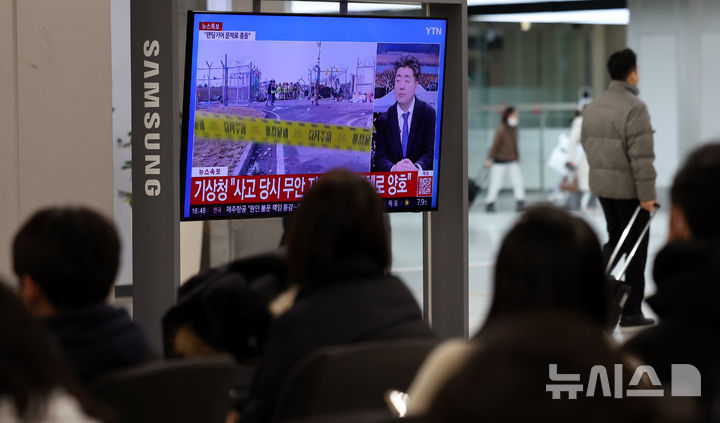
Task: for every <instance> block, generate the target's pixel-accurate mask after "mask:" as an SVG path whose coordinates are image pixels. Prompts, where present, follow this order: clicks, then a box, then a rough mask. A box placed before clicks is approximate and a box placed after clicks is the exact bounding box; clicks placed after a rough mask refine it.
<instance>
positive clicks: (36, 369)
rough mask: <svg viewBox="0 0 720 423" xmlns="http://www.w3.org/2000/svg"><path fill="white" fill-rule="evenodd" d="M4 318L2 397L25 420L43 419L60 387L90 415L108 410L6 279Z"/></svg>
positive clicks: (0, 302) (1, 289) (1, 304)
mask: <svg viewBox="0 0 720 423" xmlns="http://www.w3.org/2000/svg"><path fill="white" fill-rule="evenodd" d="M0 321H1V322H3V323H2V324H1V325H0V339H2V342H0V398H3V399H9V400H10V401H11V402H12V404H13V405H14V407H15V411H16V413H17V415H18V416H20V417H21V418H23V419H22V421H40V418H41V417H42V415H43V413H44V406H45V405H46V401H47V400H48V399H49V397H50V395H51V394H52V393H53V392H55V391H56V390H58V389H63V390H65V391H66V392H67V393H69V394H70V395H72V396H74V397H75V398H76V399H78V400H79V401H80V403H81V405H82V407H83V409H84V411H85V413H86V414H90V415H94V416H96V417H100V414H105V413H107V410H102V409H101V408H98V406H97V404H95V403H93V402H92V401H91V400H90V399H89V396H88V394H87V393H86V392H85V391H84V389H82V388H81V387H80V384H79V383H78V381H77V380H76V378H75V377H74V375H73V374H72V371H71V370H70V366H69V364H68V363H67V362H66V361H65V359H64V357H63V355H62V352H61V350H60V348H59V346H57V345H56V344H55V343H54V342H53V341H52V338H51V337H50V335H49V334H48V333H47V331H46V329H45V328H44V326H43V325H42V323H41V322H40V321H39V320H38V319H37V318H36V317H34V316H33V315H32V314H31V313H30V311H29V310H28V309H27V308H26V307H25V305H24V304H23V303H22V301H21V300H20V298H19V297H18V296H17V295H16V294H15V293H13V292H12V291H10V289H8V285H7V283H6V282H5V281H2V280H0ZM25 418H27V419H25ZM103 418H107V416H103ZM43 421H44V420H43Z"/></svg>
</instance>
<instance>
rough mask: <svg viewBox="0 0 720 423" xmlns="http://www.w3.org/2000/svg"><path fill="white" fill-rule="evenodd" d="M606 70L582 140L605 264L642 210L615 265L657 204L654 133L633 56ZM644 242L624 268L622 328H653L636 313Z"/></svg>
mask: <svg viewBox="0 0 720 423" xmlns="http://www.w3.org/2000/svg"><path fill="white" fill-rule="evenodd" d="M607 67H608V71H609V72H610V77H611V78H612V82H611V83H610V87H609V88H608V89H607V91H605V92H604V93H603V94H601V95H600V96H599V97H598V98H597V99H596V100H595V101H593V102H592V103H590V105H588V106H587V108H586V109H585V113H584V120H583V125H582V138H581V142H582V145H583V148H584V149H585V153H586V155H587V159H588V163H589V165H590V191H591V192H592V193H593V194H595V195H597V196H598V198H599V199H600V204H601V205H602V208H603V212H604V214H605V220H606V222H607V231H608V235H609V240H608V242H607V244H605V246H604V247H603V253H604V255H605V259H606V261H607V260H609V258H610V255H611V253H612V251H613V249H614V248H615V246H616V244H617V242H618V240H619V238H620V235H621V234H622V231H623V229H624V228H625V226H626V225H627V224H628V222H629V221H630V219H631V217H632V215H633V213H634V212H635V209H636V208H637V206H638V205H640V206H641V207H642V209H643V210H641V211H640V214H639V215H638V218H637V220H636V222H635V224H634V226H633V229H632V230H631V231H630V234H629V236H628V239H627V240H626V241H625V243H624V245H623V247H622V249H621V250H620V254H618V257H616V260H617V259H618V258H619V256H621V255H622V254H627V253H628V252H629V251H630V249H631V248H632V246H633V245H634V244H635V242H636V241H637V239H638V238H639V236H640V233H641V230H642V228H643V227H644V226H645V224H646V223H647V221H648V219H649V217H650V215H649V213H650V212H651V211H652V210H653V209H654V208H655V204H656V203H655V198H656V196H655V176H656V173H655V168H654V166H653V161H654V160H655V153H654V152H653V129H652V126H651V124H650V115H649V114H648V110H647V106H646V105H645V103H643V102H642V100H640V99H639V98H638V97H637V96H638V93H639V91H638V88H637V85H638V80H639V77H638V69H637V58H636V56H635V53H634V52H633V51H632V50H630V49H625V50H622V51H618V52H615V53H613V54H612V55H611V56H610V58H609V59H608V63H607ZM648 239H649V235H646V236H645V238H644V239H643V241H642V243H641V244H640V248H639V249H638V251H637V253H636V255H635V258H634V259H633V261H632V263H631V264H630V266H629V267H628V269H627V273H626V276H625V281H626V282H627V283H629V284H630V287H631V288H632V291H631V293H630V297H629V298H628V300H627V303H626V305H625V309H624V312H623V316H622V318H621V319H620V325H621V326H641V325H650V324H653V323H654V320H653V319H650V318H646V317H645V316H643V314H642V311H641V308H640V307H641V304H642V300H643V297H644V294H645V263H646V261H647V249H648ZM614 264H615V263H613V265H614Z"/></svg>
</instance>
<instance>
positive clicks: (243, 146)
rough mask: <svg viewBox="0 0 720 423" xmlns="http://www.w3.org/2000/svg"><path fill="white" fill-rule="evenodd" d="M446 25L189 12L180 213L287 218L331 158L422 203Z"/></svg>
mask: <svg viewBox="0 0 720 423" xmlns="http://www.w3.org/2000/svg"><path fill="white" fill-rule="evenodd" d="M446 23H447V22H446V20H444V19H429V18H387V17H356V16H309V15H270V14H238V13H203V12H190V13H189V16H188V40H187V54H186V61H185V93H184V108H183V131H182V154H181V159H180V160H181V164H180V168H181V169H180V174H181V187H180V189H181V198H182V211H181V218H182V219H183V220H205V219H213V218H244V217H261V216H277V215H283V214H289V213H292V212H293V211H294V210H295V209H296V208H297V207H298V206H299V204H300V201H301V199H302V196H303V193H304V192H305V191H306V190H307V189H308V188H309V187H310V186H311V185H312V184H313V183H314V182H315V181H317V180H318V178H322V175H323V174H324V173H325V172H327V171H329V170H331V169H334V168H338V167H343V168H346V169H350V170H352V171H354V172H358V173H360V174H362V175H364V176H365V177H366V178H367V179H368V181H370V182H371V183H372V184H373V186H374V187H375V189H376V191H377V193H378V194H379V196H380V197H381V198H382V199H383V201H384V203H385V209H386V210H387V211H422V210H435V209H436V208H437V199H438V178H439V168H438V165H439V163H440V141H441V140H440V134H441V122H442V102H443V77H444V71H445V40H446Z"/></svg>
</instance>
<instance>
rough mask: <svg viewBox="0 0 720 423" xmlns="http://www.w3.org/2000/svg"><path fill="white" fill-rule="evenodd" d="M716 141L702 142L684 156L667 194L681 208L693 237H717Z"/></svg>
mask: <svg viewBox="0 0 720 423" xmlns="http://www.w3.org/2000/svg"><path fill="white" fill-rule="evenodd" d="M718 181H720V143H713V144H707V145H704V146H702V147H700V148H698V149H696V150H695V151H694V152H692V153H691V154H690V156H688V158H687V159H686V160H685V163H684V164H683V167H682V168H681V169H680V170H679V171H678V173H677V174H676V175H675V180H674V181H673V185H672V189H671V190H670V197H671V201H672V204H673V205H675V206H678V207H680V208H681V209H682V211H683V213H684V214H685V218H686V219H687V223H688V226H689V227H690V232H691V233H692V237H693V238H697V239H720V219H718V215H717V211H718V210H720V195H718V188H717V184H718Z"/></svg>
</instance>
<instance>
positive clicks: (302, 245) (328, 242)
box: [287, 169, 391, 285]
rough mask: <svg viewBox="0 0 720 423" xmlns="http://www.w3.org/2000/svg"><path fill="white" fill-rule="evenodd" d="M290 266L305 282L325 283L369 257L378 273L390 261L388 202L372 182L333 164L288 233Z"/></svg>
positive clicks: (312, 191) (307, 197)
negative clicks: (384, 203)
mask: <svg viewBox="0 0 720 423" xmlns="http://www.w3.org/2000/svg"><path fill="white" fill-rule="evenodd" d="M287 245H288V267H289V269H290V271H291V274H292V276H293V277H294V278H295V279H296V280H297V282H298V283H300V284H316V285H319V284H326V283H331V282H332V279H333V278H334V277H335V276H337V275H338V273H339V272H342V271H344V270H347V269H348V267H353V266H354V265H357V264H358V263H359V262H367V263H369V264H370V265H371V266H368V267H372V268H373V269H374V271H376V272H377V273H379V274H381V273H385V272H386V271H387V270H388V267H389V266H390V260H391V259H390V243H389V242H388V236H387V233H386V228H385V220H384V218H383V205H382V202H381V200H380V197H378V195H377V194H376V193H375V190H374V189H373V187H372V185H370V183H369V182H368V181H366V180H365V179H364V178H363V177H361V176H360V175H357V174H354V173H352V172H350V171H347V170H339V169H338V170H333V171H331V172H329V173H327V174H325V175H323V176H322V177H320V179H319V180H318V182H316V183H315V184H314V185H313V186H312V187H311V188H310V189H309V190H308V191H307V192H306V193H305V196H304V198H303V200H302V203H301V204H300V208H299V210H298V211H297V212H296V214H295V217H294V218H293V221H292V226H291V228H290V232H289V234H288V244H287Z"/></svg>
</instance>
